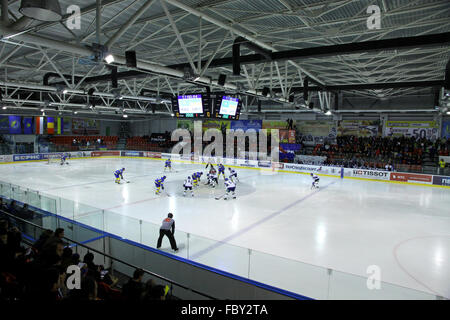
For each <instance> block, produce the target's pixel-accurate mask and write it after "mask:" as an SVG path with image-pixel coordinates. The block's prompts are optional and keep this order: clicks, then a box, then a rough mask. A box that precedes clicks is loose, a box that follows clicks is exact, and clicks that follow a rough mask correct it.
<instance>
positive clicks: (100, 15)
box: [0, 0, 450, 115]
mask: <svg viewBox="0 0 450 320" xmlns="http://www.w3.org/2000/svg"><path fill="white" fill-rule="evenodd" d="M59 4H60V7H61V11H62V13H63V18H62V20H60V21H58V22H42V21H37V20H32V19H29V18H26V17H24V16H23V15H22V14H21V13H20V11H19V8H20V5H21V1H18V0H12V1H7V0H3V3H2V8H6V6H7V9H8V10H7V12H8V17H6V16H5V15H4V14H3V13H4V12H5V10H3V11H2V26H1V27H0V35H2V38H1V43H0V88H1V89H2V91H3V94H2V98H3V103H4V104H5V103H8V105H9V106H11V107H13V106H14V107H15V108H16V110H17V108H21V110H34V109H36V110H41V109H43V108H47V109H52V108H53V109H56V110H58V111H59V112H73V111H75V110H78V109H80V110H81V111H82V110H85V112H93V113H95V110H94V111H92V110H89V109H88V107H87V106H88V105H89V100H88V97H87V92H88V90H89V89H91V88H93V90H92V91H93V92H94V93H93V94H92V96H90V99H91V100H90V101H91V102H92V101H94V98H95V101H96V107H97V114H99V113H101V112H104V114H107V113H111V114H112V115H114V114H117V112H118V111H119V113H120V112H123V110H124V109H125V110H126V111H128V112H129V113H132V111H133V112H135V113H136V114H144V115H145V114H149V115H152V114H153V113H157V114H158V113H161V114H170V113H171V110H170V105H169V99H168V98H169V97H170V96H171V95H175V94H184V93H190V92H202V91H205V90H210V91H211V92H220V91H226V92H231V93H240V94H242V95H245V96H246V97H247V98H245V106H244V110H250V109H251V106H256V105H257V102H258V100H264V101H266V103H264V105H263V109H264V108H271V104H270V103H267V101H270V102H271V103H276V104H278V106H277V107H276V109H277V110H284V109H285V110H299V109H300V110H307V106H305V101H304V99H303V88H304V83H305V79H308V81H309V87H310V89H311V88H312V91H310V93H309V100H315V101H318V102H320V103H317V104H320V107H321V108H322V111H325V109H333V104H334V103H333V101H334V99H335V97H337V96H336V94H337V93H343V94H345V95H349V96H360V97H368V98H380V99H390V98H395V97H399V96H402V97H405V96H411V97H414V96H417V95H431V96H434V95H435V94H436V92H438V91H439V89H440V88H442V86H443V82H444V76H445V68H446V65H447V63H448V61H449V58H450V36H449V35H450V33H449V32H450V1H448V0H441V1H438V0H420V1H412V0H377V1H373V0H341V1H335V0H333V1H323V0H226V1H220V0H211V1H199V0H150V1H143V0H123V1H121V0H101V1H95V0H84V1H76V5H77V6H79V8H80V9H81V19H80V24H79V28H78V29H77V28H72V27H71V26H72V25H70V23H73V21H74V20H73V19H72V18H73V16H71V15H70V14H67V13H66V12H67V11H66V9H67V8H68V7H69V6H71V5H73V4H74V1H67V0H59ZM374 4H375V5H377V6H378V7H379V9H380V17H381V20H380V27H379V28H375V29H369V28H368V19H370V17H371V15H372V14H371V13H370V12H369V13H368V7H369V6H371V5H374ZM400 38H402V39H407V38H411V39H407V41H405V42H404V43H402V42H401V41H397V40H394V41H391V42H389V40H391V39H400ZM236 39H243V44H242V45H241V46H240V55H241V64H240V75H235V74H234V72H233V63H232V49H233V44H234V43H235V42H236ZM428 39H431V40H428ZM385 40H386V41H385ZM383 41H384V42H383ZM96 43H100V44H101V45H104V46H105V47H107V48H108V53H112V54H113V56H114V57H115V61H114V62H113V63H112V64H110V65H108V64H107V63H105V62H104V61H103V60H100V61H96V60H95V58H94V55H95V53H96V49H95V47H93V44H96ZM355 43H356V44H363V45H364V44H370V45H368V46H367V47H364V46H362V47H361V46H358V45H354V44H355ZM346 44H353V45H347V46H345V45H346ZM324 47H325V48H324ZM308 48H316V49H317V48H318V50H310V51H308V50H305V49H308ZM320 49H322V50H320ZM130 50H131V51H135V52H136V56H137V60H138V63H137V66H136V67H127V66H126V65H125V51H130ZM111 66H116V67H117V69H116V70H117V71H116V72H117V76H118V77H117V79H118V89H115V88H113V86H112V83H111V73H112V72H115V71H114V70H111ZM221 74H222V75H225V76H226V83H225V85H219V84H218V78H219V75H221ZM49 87H51V88H54V89H52V90H49ZM264 88H268V89H269V94H268V95H264V96H263V95H262V91H263V89H264ZM63 90H68V91H67V92H66V93H63ZM91 93H92V92H91ZM119 97H122V99H120V98H119ZM292 99H293V100H292ZM317 104H316V105H317ZM305 107H306V108H305ZM94 109H95V108H94Z"/></svg>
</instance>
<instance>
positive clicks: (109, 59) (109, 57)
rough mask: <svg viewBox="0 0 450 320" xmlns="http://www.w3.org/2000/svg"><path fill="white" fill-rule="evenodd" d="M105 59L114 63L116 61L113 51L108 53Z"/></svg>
mask: <svg viewBox="0 0 450 320" xmlns="http://www.w3.org/2000/svg"><path fill="white" fill-rule="evenodd" d="M105 61H106V63H108V64H110V63H113V62H114V56H113V55H112V54H111V53H109V54H108V55H106V57H105Z"/></svg>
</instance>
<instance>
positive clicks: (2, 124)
mask: <svg viewBox="0 0 450 320" xmlns="http://www.w3.org/2000/svg"><path fill="white" fill-rule="evenodd" d="M8 133H9V117H8V116H0V134H8Z"/></svg>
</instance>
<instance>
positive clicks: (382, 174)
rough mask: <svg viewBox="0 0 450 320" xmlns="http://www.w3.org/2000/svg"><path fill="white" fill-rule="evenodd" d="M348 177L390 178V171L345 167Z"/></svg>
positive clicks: (345, 173)
mask: <svg viewBox="0 0 450 320" xmlns="http://www.w3.org/2000/svg"><path fill="white" fill-rule="evenodd" d="M344 175H345V176H346V177H354V178H365V179H374V180H390V172H389V171H378V170H365V169H344Z"/></svg>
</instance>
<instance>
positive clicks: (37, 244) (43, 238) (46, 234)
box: [33, 229, 53, 251]
mask: <svg viewBox="0 0 450 320" xmlns="http://www.w3.org/2000/svg"><path fill="white" fill-rule="evenodd" d="M52 236H53V231H52V230H50V229H47V230H44V231H43V232H42V233H41V236H40V237H39V239H38V240H37V241H36V242H35V243H34V244H33V248H34V249H36V250H37V251H41V250H42V248H43V247H44V244H45V243H46V242H47V241H48V240H49V239H50V237H52Z"/></svg>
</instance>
